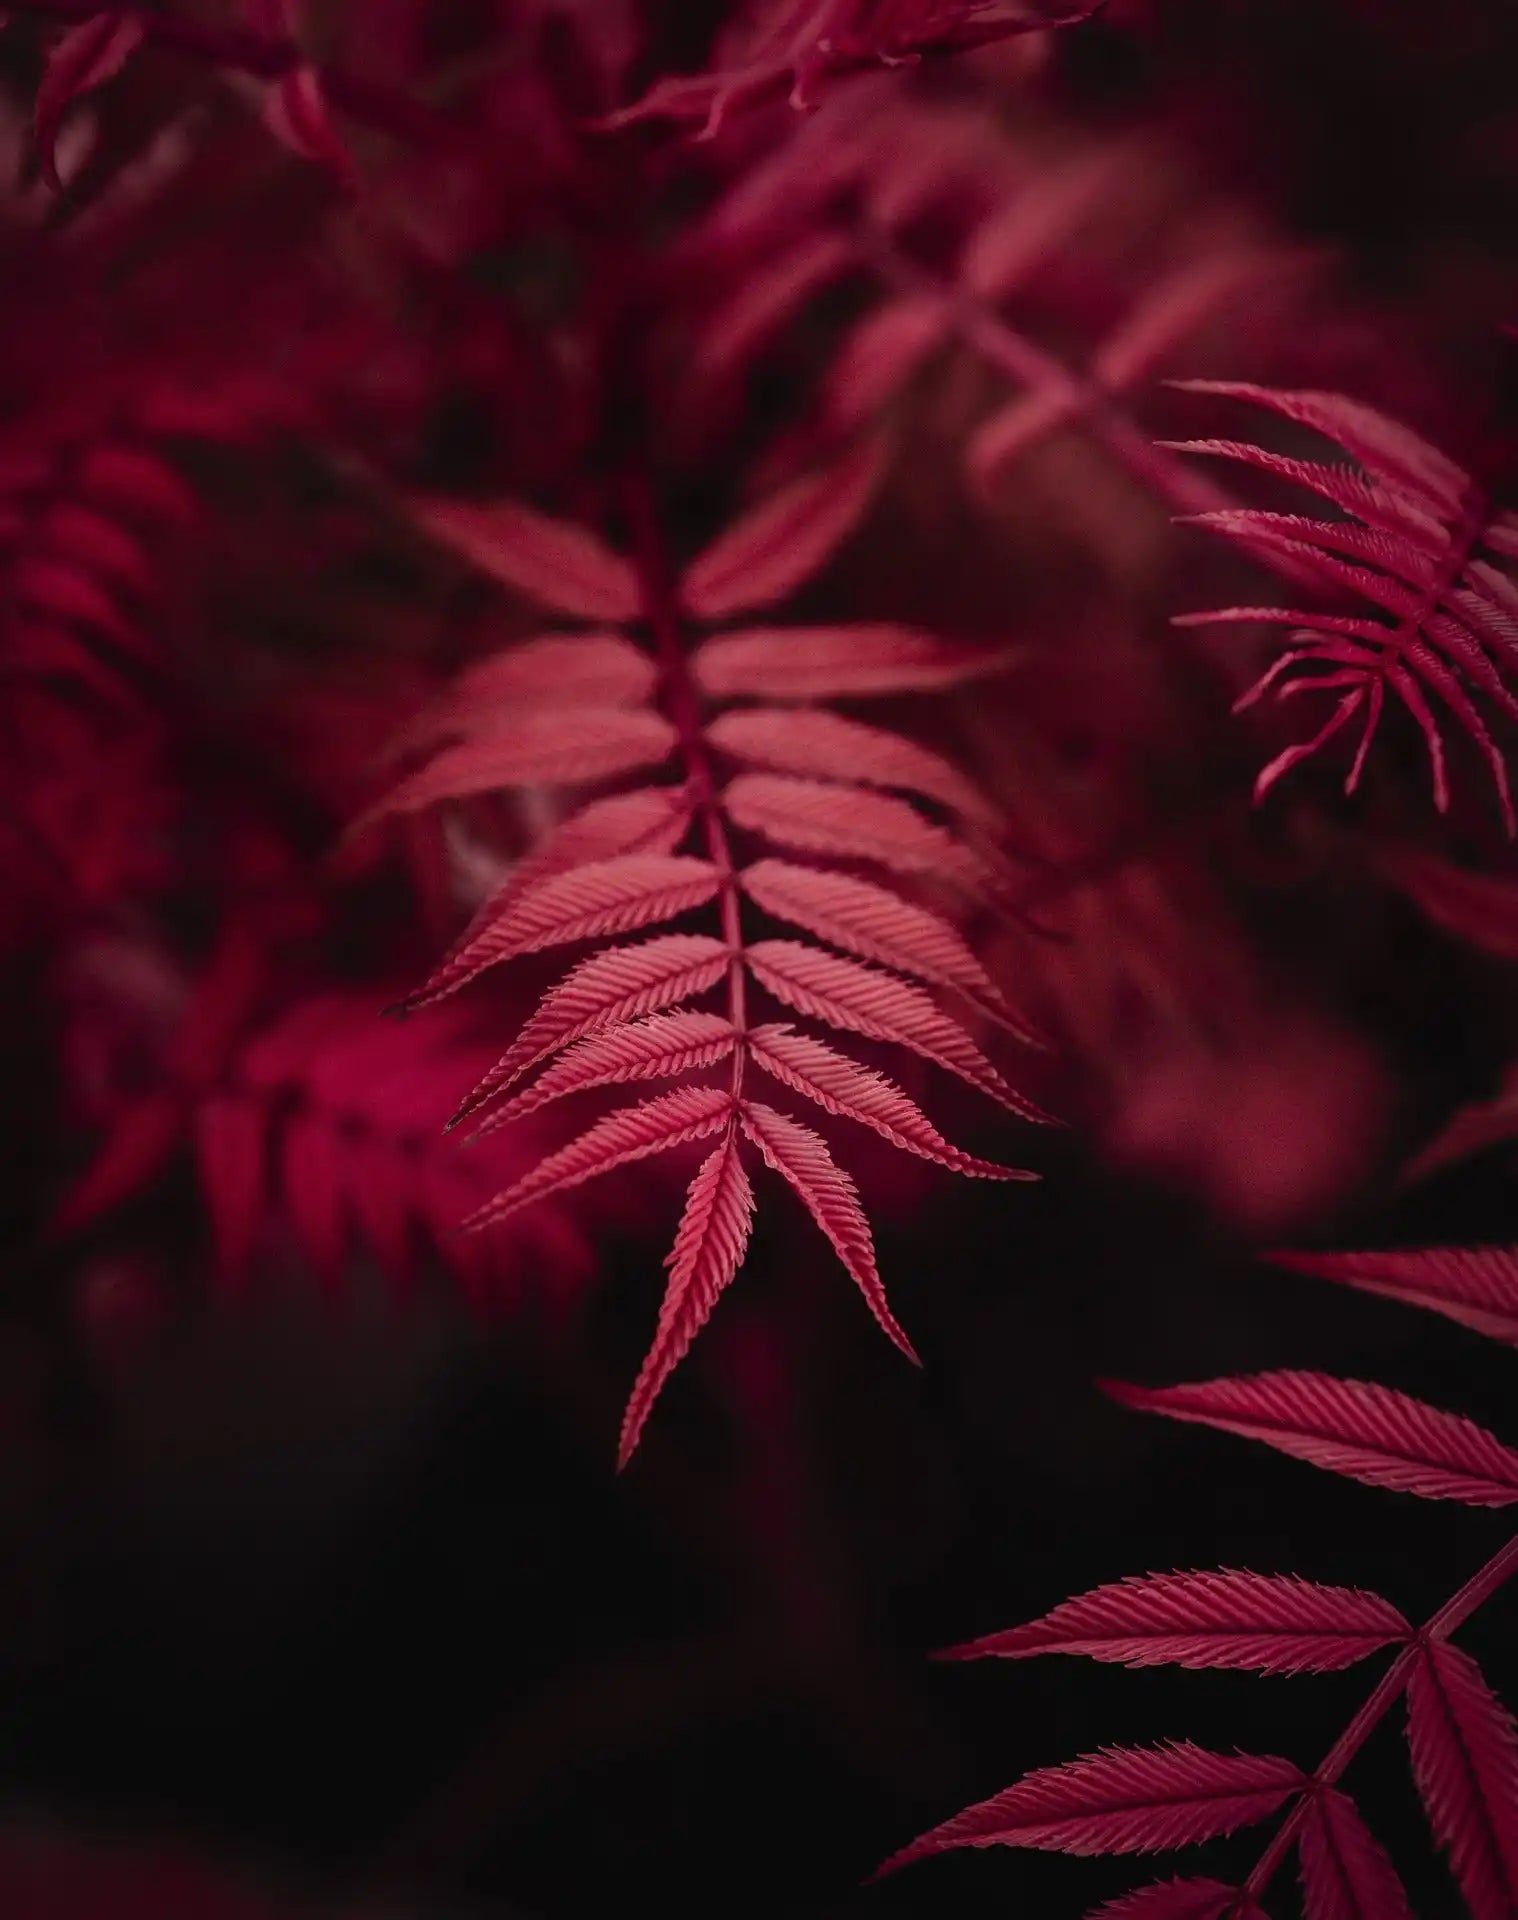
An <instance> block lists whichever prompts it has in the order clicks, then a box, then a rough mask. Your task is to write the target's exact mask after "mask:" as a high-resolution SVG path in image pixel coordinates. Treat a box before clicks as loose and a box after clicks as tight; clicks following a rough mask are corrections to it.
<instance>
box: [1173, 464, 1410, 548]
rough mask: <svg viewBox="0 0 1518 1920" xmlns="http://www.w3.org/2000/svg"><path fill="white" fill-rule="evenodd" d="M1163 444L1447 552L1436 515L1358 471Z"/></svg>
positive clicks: (1335, 466) (1371, 525)
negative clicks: (1253, 473) (1236, 467)
mask: <svg viewBox="0 0 1518 1920" xmlns="http://www.w3.org/2000/svg"><path fill="white" fill-rule="evenodd" d="M1157 444H1158V445H1159V446H1161V447H1163V448H1164V449H1165V451H1166V452H1167V453H1190V454H1196V455H1209V454H1210V455H1212V456H1213V457H1215V458H1217V459H1220V460H1234V461H1237V462H1238V463H1239V464H1240V465H1241V466H1248V467H1255V468H1257V469H1258V470H1259V471H1260V472H1261V473H1268V474H1270V475H1272V476H1273V477H1274V478H1275V479H1278V480H1288V481H1290V482H1291V483H1292V484H1293V485H1294V486H1299V487H1305V488H1307V490H1308V491H1309V492H1311V493H1316V494H1319V495H1321V496H1322V498H1323V499H1325V500H1328V501H1331V502H1332V503H1333V505H1334V506H1336V507H1340V508H1342V509H1343V511H1344V512H1345V513H1352V514H1353V515H1354V516H1355V518H1356V519H1357V520H1363V521H1364V522H1365V524H1366V525H1367V526H1369V527H1380V528H1381V530H1382V531H1383V532H1385V533H1395V534H1400V535H1401V536H1402V537H1403V538H1404V539H1405V540H1407V541H1409V542H1410V543H1411V544H1412V545H1413V546H1415V547H1417V548H1419V549H1420V550H1421V551H1422V552H1423V553H1424V554H1426V555H1427V556H1428V557H1429V558H1430V559H1433V558H1436V557H1437V556H1438V555H1439V554H1440V553H1441V552H1443V550H1444V542H1445V531H1444V523H1443V521H1441V520H1440V519H1439V518H1438V516H1437V515H1436V514H1433V513H1430V512H1429V511H1428V510H1427V508H1425V507H1422V506H1420V505H1419V504H1418V503H1417V501H1416V500H1415V499H1414V498H1412V497H1411V496H1409V495H1408V494H1406V493H1403V492H1401V491H1400V490H1394V489H1391V488H1388V487H1386V486H1384V485H1382V484H1380V483H1378V482H1377V481H1374V480H1370V479H1367V478H1366V477H1365V476H1364V475H1363V474H1360V473H1357V472H1356V470H1355V469H1354V468H1353V467H1348V466H1339V465H1326V464H1323V463H1321V462H1319V461H1314V460H1296V459H1293V458H1292V457H1291V456H1290V455H1288V454H1284V453H1273V452H1271V451H1270V450H1269V448H1266V447H1257V446H1255V445H1253V444H1252V443H1251V442H1250V441H1248V440H1161V441H1159V442H1157Z"/></svg>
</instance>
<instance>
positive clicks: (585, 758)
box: [348, 707, 675, 837]
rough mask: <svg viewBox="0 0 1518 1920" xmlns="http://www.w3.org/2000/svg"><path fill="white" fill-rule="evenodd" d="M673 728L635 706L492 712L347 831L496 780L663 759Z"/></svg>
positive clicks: (575, 778)
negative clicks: (507, 714) (548, 714)
mask: <svg viewBox="0 0 1518 1920" xmlns="http://www.w3.org/2000/svg"><path fill="white" fill-rule="evenodd" d="M674 746H675V729H674V728H673V727H672V726H671V725H670V723H669V722H668V721H667V720H666V719H665V718H664V717H663V715H662V714H657V713H648V712H645V711H643V710H641V709H638V708H623V707H576V708H571V709H566V710H565V711H564V712H562V713H556V714H554V715H553V716H552V718H551V719H550V720H545V719H544V718H543V716H542V715H540V714H524V715H522V716H520V717H518V718H517V719H515V720H511V719H507V718H496V717H491V718H488V719H486V720H484V721H483V722H482V723H481V730H480V732H479V733H478V735H477V736H476V737H474V738H472V739H470V740H467V741H465V742H464V743H463V744H462V745H460V746H456V747H445V748H444V750H443V751H442V752H441V753H440V754H438V755H437V756H436V757H435V758H434V759H432V760H429V761H428V763H427V765H426V766H424V767H422V768H421V769H420V770H419V771H418V772H416V773H413V774H412V775H410V777H409V778H407V779H405V780H403V781H401V783H400V785H399V786H397V787H394V788H392V790H391V791H390V792H389V793H388V794H387V795H386V796H385V798H384V799H383V800H381V801H379V802H378V803H377V804H376V805H375V806H373V807H371V808H370V809H369V811H368V812H367V813H366V814H364V815H363V816H362V817H361V818H360V819H359V820H357V821H355V823H354V824H353V825H352V826H351V827H350V828H349V829H348V832H349V835H350V837H351V836H352V835H354V834H358V833H360V832H362V831H364V830H365V829H366V828H367V827H370V826H372V825H374V823H375V822H376V821H379V820H383V819H387V818H389V817H390V816H391V815H394V814H398V813H420V812H421V811H422V810H423V809H424V808H427V807H433V806H436V805H437V803H438V802H439V801H440V800H462V799H467V798H468V797H469V796H470V795H472V794H477V793H493V792H495V791H496V790H497V789H498V788H501V787H528V786H583V785H588V784H589V782H591V781H592V780H606V779H610V778H611V777H612V776H613V775H616V774H620V773H632V772H634V771H635V770H636V769H638V768H640V767H652V766H657V765H658V764H659V762H660V761H662V760H667V759H668V758H669V756H670V754H671V752H673V750H674Z"/></svg>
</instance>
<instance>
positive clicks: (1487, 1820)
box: [1407, 1641, 1518, 1920]
mask: <svg viewBox="0 0 1518 1920" xmlns="http://www.w3.org/2000/svg"><path fill="white" fill-rule="evenodd" d="M1407 1739H1408V1748H1409V1751H1410V1753H1411V1756H1412V1765H1413V1777H1414V1779H1416V1781H1417V1783H1418V1791H1419V1793H1420V1794H1421V1795H1422V1797H1423V1804H1424V1806H1425V1807H1426V1808H1427V1810H1428V1817H1429V1823H1430V1825H1431V1826H1432V1827H1433V1829H1434V1832H1435V1834H1436V1835H1437V1836H1438V1838H1439V1841H1440V1843H1441V1844H1442V1845H1443V1846H1444V1847H1445V1848H1446V1850H1447V1851H1448V1853H1449V1857H1450V1865H1451V1867H1452V1868H1453V1870H1454V1873H1455V1877H1456V1879H1457V1880H1458V1881H1459V1882H1460V1887H1461V1891H1462V1892H1463V1893H1464V1895H1465V1898H1466V1901H1467V1903H1468V1904H1469V1907H1470V1910H1471V1914H1472V1916H1473V1920H1499V1917H1500V1916H1504V1915H1510V1914H1512V1913H1513V1912H1514V1911H1515V1910H1518V1728H1515V1726H1514V1723H1513V1716H1512V1715H1511V1714H1510V1713H1509V1712H1508V1710H1507V1708H1506V1707H1505V1706H1503V1704H1502V1702H1501V1701H1500V1700H1499V1699H1497V1697H1496V1695H1495V1694H1494V1693H1493V1692H1492V1690H1491V1688H1490V1687H1489V1686H1488V1685H1487V1683H1486V1681H1485V1679H1484V1678H1483V1676H1482V1673H1481V1669H1480V1668H1479V1667H1478V1666H1477V1665H1476V1663H1475V1661H1474V1660H1472V1659H1471V1657H1470V1655H1469V1654H1466V1653H1462V1652H1461V1651H1460V1649H1459V1648H1458V1647H1452V1646H1449V1645H1448V1644H1446V1643H1444V1642H1440V1641H1434V1642H1431V1643H1430V1644H1429V1645H1427V1646H1425V1647H1422V1648H1420V1650H1419V1654H1418V1659H1417V1661H1416V1664H1415V1665H1414V1667H1413V1670H1412V1673H1411V1676H1410V1678H1409V1680H1408V1683H1407Z"/></svg>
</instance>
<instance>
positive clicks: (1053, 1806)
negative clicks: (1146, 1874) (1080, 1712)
mask: <svg viewBox="0 0 1518 1920" xmlns="http://www.w3.org/2000/svg"><path fill="white" fill-rule="evenodd" d="M1305 1784H1306V1782H1305V1780H1304V1778H1303V1776H1302V1774H1301V1773H1300V1772H1299V1771H1298V1770H1297V1768H1296V1767H1294V1766H1293V1765H1292V1763H1291V1762H1290V1761H1289V1760H1281V1759H1277V1758H1276V1757H1275V1756H1273V1755H1270V1754H1247V1753H1238V1754H1228V1753H1212V1752H1209V1751H1208V1749H1207V1748H1205V1747H1198V1746H1193V1745H1192V1743H1191V1742H1190V1741H1172V1742H1170V1743H1168V1744H1166V1745H1164V1746H1159V1747H1135V1748H1128V1747H1103V1748H1102V1749H1101V1750H1100V1752H1098V1753H1087V1754H1083V1755H1082V1756H1081V1757H1080V1759H1078V1760H1070V1761H1067V1762H1066V1763H1065V1764H1064V1765H1063V1766H1057V1767H1041V1768H1040V1769H1039V1770H1038V1771H1037V1772H1035V1773H1029V1774H1025V1775H1024V1776H1023V1778H1022V1779H1021V1780H1019V1781H1018V1782H1017V1783H1016V1784H1015V1785H1014V1786H1011V1787H1008V1788H1007V1789H1006V1790H1005V1791H1004V1792H1002V1793H998V1794H995V1795H993V1797H992V1798H991V1799H989V1800H983V1801H981V1802H980V1803H979V1804H978V1805H977V1806H973V1807H967V1808H966V1809H965V1811H964V1812H963V1813H960V1814H956V1815H955V1817H954V1818H953V1819H952V1820H946V1821H945V1822H944V1823H943V1825H942V1826H938V1827H934V1828H932V1829H931V1830H930V1831H929V1832H927V1833H925V1834H923V1835H922V1836H921V1837H920V1838H919V1839H917V1840H914V1841H913V1842H912V1844H911V1845H910V1846H908V1847H905V1848H903V1849H902V1851H901V1852H900V1853H898V1854H895V1855H893V1857H892V1858H891V1859H889V1860H887V1861H886V1863H885V1865H884V1866H883V1867H881V1868H879V1869H878V1872H879V1873H890V1872H894V1871H895V1869H896V1868H898V1867H904V1866H906V1865H907V1864H908V1863H909V1862H911V1861H913V1860H921V1859H924V1858H925V1857H927V1856H928V1855H930V1854H935V1853H944V1852H946V1851H948V1849H949V1848H951V1847H991V1846H1004V1847H1037V1848H1040V1849H1042V1850H1043V1851H1045V1852H1050V1853H1076V1854H1094V1853H1152V1852H1158V1851H1160V1850H1162V1849H1166V1848H1170V1847H1185V1846H1191V1845H1193V1844H1194V1843H1195V1842H1197V1841H1199V1840H1210V1839H1212V1838H1213V1837H1214V1836H1216V1835H1218V1834H1225V1833H1232V1832H1233V1831H1234V1830H1235V1829H1236V1828H1238V1827H1243V1826H1248V1825H1249V1824H1250V1823H1251V1822H1253V1821H1256V1820H1264V1819H1265V1818H1267V1816H1268V1815H1270V1814H1272V1813H1274V1812H1275V1810H1276V1808H1277V1807H1279V1806H1280V1805H1281V1803H1282V1801H1283V1800H1285V1799H1286V1798H1287V1797H1288V1795H1290V1794H1292V1793H1295V1792H1297V1791H1298V1790H1299V1789H1300V1788H1302V1787H1303V1786H1304V1785H1305ZM1205 1910H1206V1909H1205V1907H1204V1909H1203V1911H1205ZM1183 1911H1184V1909H1183Z"/></svg>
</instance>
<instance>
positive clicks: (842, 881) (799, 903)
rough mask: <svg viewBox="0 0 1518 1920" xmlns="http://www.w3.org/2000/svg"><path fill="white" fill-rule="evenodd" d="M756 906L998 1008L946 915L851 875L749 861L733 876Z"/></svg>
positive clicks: (987, 979)
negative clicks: (939, 914) (739, 873)
mask: <svg viewBox="0 0 1518 1920" xmlns="http://www.w3.org/2000/svg"><path fill="white" fill-rule="evenodd" d="M740 881H741V884H742V887H743V891H744V892H745V893H746V894H747V895H748V897H749V898H750V900H752V901H753V903H754V905H755V906H756V907H761V908H762V909H763V910H764V912H766V913H770V914H773V915H774V916H775V918H776V919H778V920H789V921H792V922H793V923H794V924H795V925H796V926H798V927H805V928H806V930H807V932H808V933H814V934H816V935H817V937H818V938H819V939H821V940H830V941H831V942H832V943H833V944H834V945H835V946H839V947H845V948H847V949H848V950H849V951H850V952H852V953H857V954H861V955H862V956H863V957H864V958H865V959H866V960H878V961H880V962H881V963H882V964H883V965H885V966H888V967H895V968H897V969H898V970H899V971H900V972H902V973H910V974H915V975H917V977H918V978H919V979H923V980H930V981H932V982H934V983H935V984H936V985H939V986H946V987H955V988H957V989H958V990H959V991H960V992H962V993H967V994H970V995H972V996H973V997H974V998H976V999H977V1000H980V1001H983V1002H985V1003H986V1004H987V1005H989V1006H991V1007H993V1008H996V1009H997V1010H998V1011H999V1010H1000V1008H1001V995H1000V993H999V992H998V991H997V988H996V984H995V982H994V981H993V980H992V979H991V976H990V975H989V974H988V973H987V972H986V970H985V968H984V967H982V965H981V964H980V962H979V961H978V960H977V959H976V958H975V956H974V954H973V953H971V951H970V949H969V948H968V947H967V946H966V945H965V943H964V941H963V940H962V939H961V938H960V936H959V935H958V934H957V933H956V932H955V931H954V929H953V927H951V926H950V925H949V923H948V921H947V920H941V919H939V917H938V915H937V914H934V913H929V912H928V910H927V909H926V908H925V907H918V906H914V905H913V904H912V903H911V902H910V901H907V900H903V899H901V898H899V896H898V895H896V894H894V893H888V892H887V891H886V889H885V888H884V887H877V886H876V885H874V883H873V882H872V881H869V880H857V879H855V878H854V877H853V876H852V875H850V874H842V873H825V872H822V871H821V870H820V869H817V868H814V867H797V866H793V865H792V864H791V863H790V862H789V861H788V860H756V861H755V862H754V864H753V865H752V866H749V867H745V868H744V870H743V872H742V874H741V875H740Z"/></svg>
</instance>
